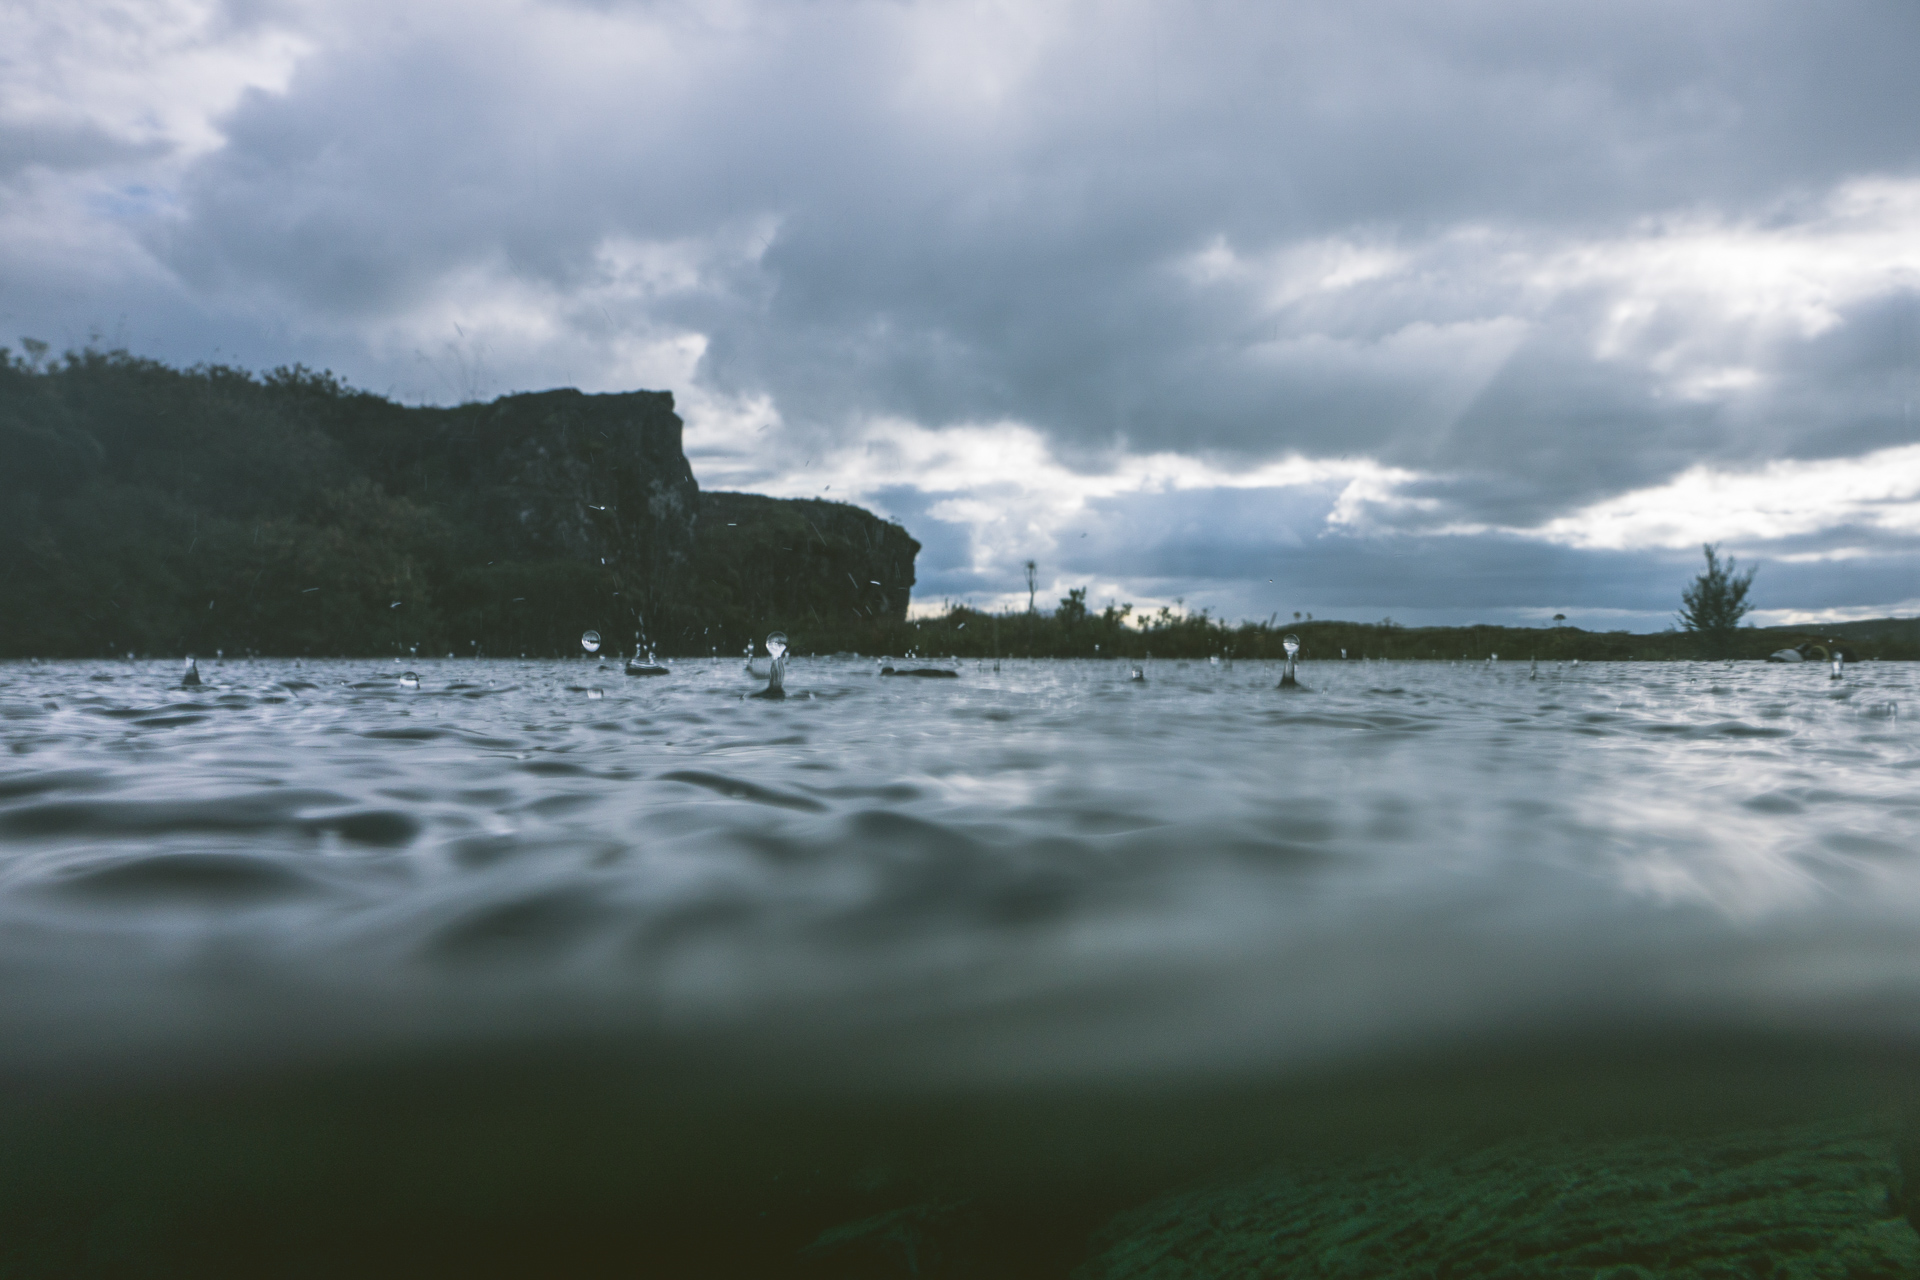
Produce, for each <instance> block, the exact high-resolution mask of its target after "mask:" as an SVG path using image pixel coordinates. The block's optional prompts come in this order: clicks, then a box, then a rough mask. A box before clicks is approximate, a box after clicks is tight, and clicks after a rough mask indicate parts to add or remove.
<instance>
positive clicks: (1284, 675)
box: [1279, 635, 1300, 689]
mask: <svg viewBox="0 0 1920 1280" xmlns="http://www.w3.org/2000/svg"><path fill="white" fill-rule="evenodd" d="M1280 647H1281V648H1282V649H1285V650H1286V651H1287V667H1286V670H1284V671H1282V672H1281V673H1280V685H1279V687H1280V688H1282V689H1298V688H1299V687H1300V681H1299V680H1298V679H1296V678H1295V677H1294V674H1293V660H1294V659H1295V658H1296V657H1298V656H1299V654H1300V637H1299V636H1296V635H1288V636H1287V637H1286V638H1285V639H1284V640H1282V641H1281V642H1280Z"/></svg>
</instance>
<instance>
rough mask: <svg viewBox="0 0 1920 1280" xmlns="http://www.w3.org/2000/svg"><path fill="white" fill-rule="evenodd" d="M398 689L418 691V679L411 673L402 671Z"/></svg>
mask: <svg viewBox="0 0 1920 1280" xmlns="http://www.w3.org/2000/svg"><path fill="white" fill-rule="evenodd" d="M400 687H401V688H402V689H418V688H419V687H420V677H419V676H417V675H415V674H414V673H413V672H411V671H402V672H401V673H400Z"/></svg>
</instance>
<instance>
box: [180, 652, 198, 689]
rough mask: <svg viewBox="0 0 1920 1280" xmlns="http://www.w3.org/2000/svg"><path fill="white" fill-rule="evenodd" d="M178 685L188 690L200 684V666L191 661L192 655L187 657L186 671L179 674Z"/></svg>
mask: <svg viewBox="0 0 1920 1280" xmlns="http://www.w3.org/2000/svg"><path fill="white" fill-rule="evenodd" d="M180 683H181V685H182V686H183V687H189V688H190V687H192V686H194V685H197V684H199V683H200V665H199V664H198V663H196V662H195V661H194V660H193V655H192V654H188V655H187V669H186V671H185V672H183V673H182V674H181V676H180Z"/></svg>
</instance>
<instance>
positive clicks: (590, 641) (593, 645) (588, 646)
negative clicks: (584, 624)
mask: <svg viewBox="0 0 1920 1280" xmlns="http://www.w3.org/2000/svg"><path fill="white" fill-rule="evenodd" d="M580 647H581V648H582V649H585V650H586V651H587V652H588V653H598V652H600V633H599V632H598V631H582V632H581V633H580Z"/></svg>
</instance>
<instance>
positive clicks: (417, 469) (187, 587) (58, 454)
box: [0, 351, 919, 656]
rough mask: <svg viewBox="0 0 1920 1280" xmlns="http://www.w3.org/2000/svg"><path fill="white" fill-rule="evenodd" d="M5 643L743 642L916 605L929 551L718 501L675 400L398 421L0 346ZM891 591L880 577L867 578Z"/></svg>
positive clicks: (885, 531)
mask: <svg viewBox="0 0 1920 1280" xmlns="http://www.w3.org/2000/svg"><path fill="white" fill-rule="evenodd" d="M0 496H4V497H5V501H0V591H4V592H5V593H6V595H7V598H9V599H11V600H12V601H13V602H14V603H15V604H16V605H17V606H18V608H17V609H15V610H10V611H9V613H10V615H11V616H9V617H7V619H6V622H7V624H8V625H6V626H5V627H0V653H6V654H14V655H21V656H24V655H30V654H40V655H45V656H57V655H61V654H72V655H76V656H78V655H93V654H101V653H120V652H124V651H127V650H134V651H137V652H155V653H178V652H183V651H194V652H199V653H210V652H212V651H213V650H215V649H225V650H227V651H228V652H229V653H233V652H246V651H255V652H260V653H270V654H271V653H290V654H298V653H314V654H328V653H336V654H337V653H362V654H366V653H376V654H388V653H392V654H412V653H419V654H423V655H424V654H427V653H434V652H439V653H445V652H449V651H451V652H454V653H458V654H460V655H461V656H467V655H470V654H475V653H492V654H518V653H526V654H536V653H578V652H579V637H580V634H581V632H582V631H584V630H587V629H589V628H591V629H594V630H598V631H599V632H601V634H602V635H603V637H604V638H605V642H606V647H607V649H608V650H610V651H619V650H632V649H635V648H643V647H648V646H653V647H657V648H658V649H659V651H660V652H661V653H663V654H705V653H709V652H712V651H714V650H718V651H719V652H722V653H736V652H738V651H739V649H740V647H741V645H742V644H743V643H745V641H746V640H747V639H749V638H756V639H757V638H761V637H764V636H765V635H766V633H767V632H768V631H770V630H774V629H781V630H785V631H787V632H788V633H789V634H791V635H793V636H794V640H795V643H796V646H797V647H799V648H801V649H802V650H803V651H804V650H805V649H807V648H829V647H849V646H850V645H851V644H852V643H854V642H852V641H849V640H848V639H846V638H845V637H844V636H840V635H829V634H828V633H829V632H847V631H852V630H856V629H857V628H858V627H859V626H862V625H867V624H876V623H878V622H881V621H884V620H888V619H896V620H897V619H899V618H902V617H904V615H905V611H906V606H907V601H908V594H909V591H910V589H911V587H912V585H913V580H914V575H913V559H914V555H915V553H916V552H917V551H918V550H919V544H917V543H916V542H914V541H913V539H912V538H910V537H908V536H907V534H906V531H905V530H903V529H901V528H899V527H898V526H897V525H892V524H888V523H887V522H885V521H882V520H880V519H878V518H876V517H874V516H872V515H871V514H869V513H867V512H865V511H862V510H860V509H859V508H857V507H850V506H847V505H845V504H842V503H831V502H811V501H793V502H789V501H782V500H779V499H773V498H763V497H757V496H754V495H751V494H705V495H703V494H702V493H701V492H700V490H699V486H698V485H697V484H696V483H695V481H694V477H693V471H692V468H691V467H690V466H689V465H688V463H687V459H686V455H685V453H684V452H683V451H682V447H681V421H680V418H679V417H678V415H676V414H675V413H674V410H673V397H672V395H671V394H669V393H666V392H656V391H636V392H628V393H623V394H617V395H584V394H582V393H580V392H578V391H571V390H568V391H546V392H540V393H537V394H529V395H515V396H506V397H502V398H501V399H499V400H496V401H494V402H492V403H491V404H484V405H463V406H460V407H458V408H452V409H438V408H417V409H416V408H407V407H405V406H402V405H397V404H395V403H393V402H392V401H389V400H387V399H385V398H383V397H380V396H375V395H369V394H366V393H364V392H357V391H354V390H352V389H351V388H348V387H345V386H343V385H342V384H341V383H339V382H338V380H336V379H334V378H332V377H331V376H330V375H315V374H312V373H310V372H307V371H305V370H299V369H295V370H281V371H277V372H276V373H274V374H271V375H268V376H267V377H266V378H255V377H252V376H251V375H248V374H246V373H244V372H243V371H238V370H231V369H194V370H187V371H180V370H173V369H169V368H166V367H165V366H163V365H158V364H155V363H154V362H152V361H144V360H136V359H133V358H131V357H128V356H124V355H117V354H116V355H103V354H100V353H94V352H88V353H82V354H81V355H79V356H74V357H69V358H68V359H67V360H66V361H65V362H64V363H63V364H59V365H55V366H53V367H51V368H44V369H42V368H33V367H29V366H26V365H23V364H22V363H20V362H18V361H13V360H11V359H9V358H8V357H7V356H6V354H5V353H4V351H0ZM876 583H877V584H879V585H875V584H876Z"/></svg>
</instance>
